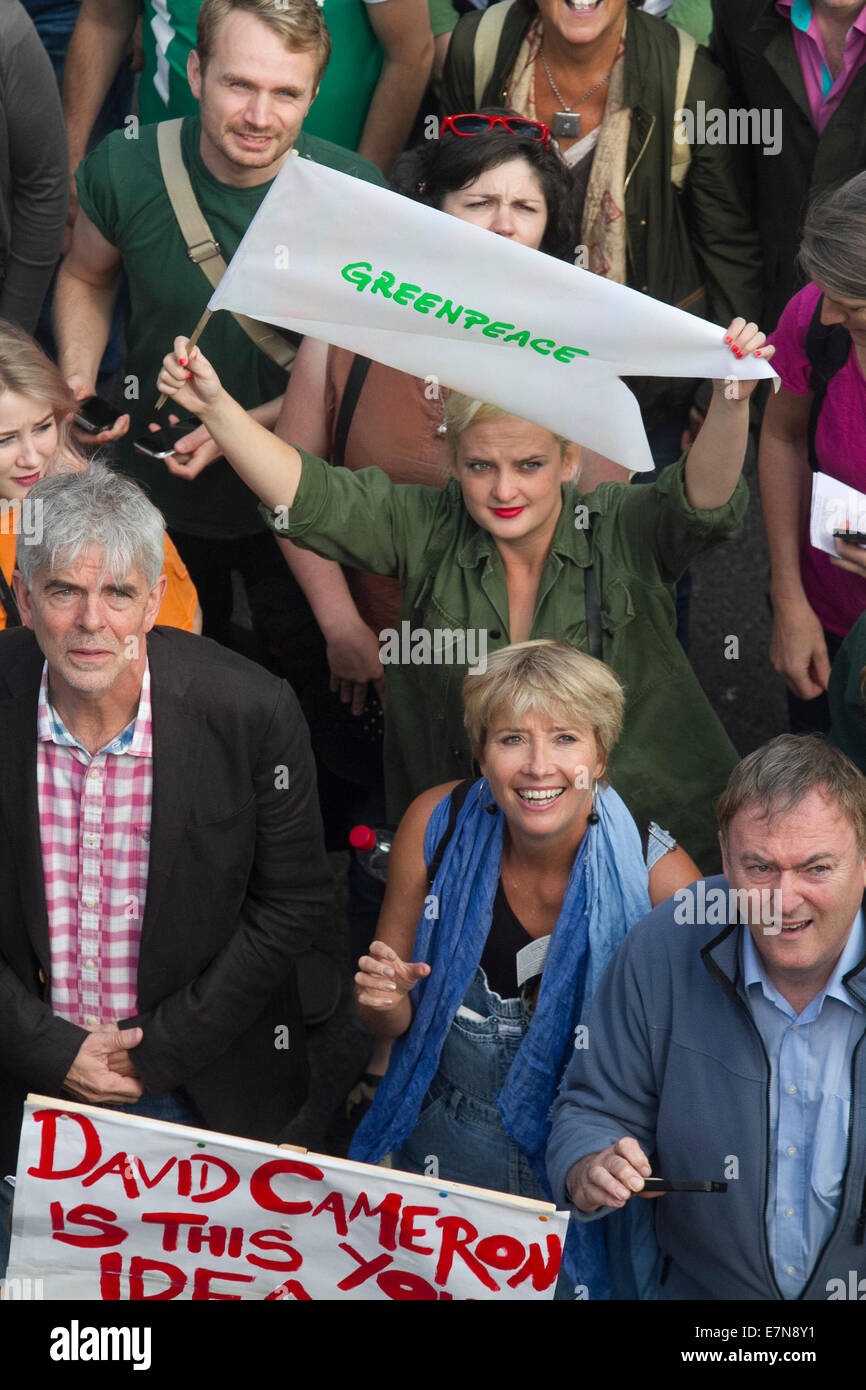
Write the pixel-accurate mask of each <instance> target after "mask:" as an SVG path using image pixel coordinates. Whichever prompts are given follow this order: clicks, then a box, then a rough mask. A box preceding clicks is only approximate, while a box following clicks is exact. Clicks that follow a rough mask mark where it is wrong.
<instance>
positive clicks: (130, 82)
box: [24, 0, 135, 378]
mask: <svg viewBox="0 0 866 1390" xmlns="http://www.w3.org/2000/svg"><path fill="white" fill-rule="evenodd" d="M24 8H25V9H26V10H27V11H28V12H29V14H30V17H31V19H32V20H33V23H34V25H35V26H36V32H37V34H38V35H39V37H40V39H41V40H42V46H43V48H44V49H45V51H46V53H47V54H48V56H49V58H50V59H51V65H52V67H53V68H54V76H55V77H56V78H57V86H58V87H61V86H62V85H63V69H64V66H65V64H66V50H67V49H68V47H69V40H70V39H71V37H72V31H73V29H74V28H75V21H76V19H77V18H78V11H79V9H80V3H79V0H75V2H74V3H69V4H58V3H50V0H48V2H47V3H46V2H44V0H25V4H24ZM134 82H135V75H134V73H133V71H132V69H131V67H130V65H129V59H128V58H124V59H123V61H122V62H121V64H120V67H119V68H118V69H117V74H116V76H115V77H114V79H113V81H112V84H111V86H110V88H109V90H108V94H107V96H106V98H105V101H104V102H103V105H102V109H101V110H100V112H99V114H98V115H97V117H96V120H95V122H94V125H93V130H92V132H91V135H90V139H89V141H88V144H87V148H88V150H93V149H95V148H96V146H97V145H98V144H99V143H100V142H101V141H102V140H104V139H105V136H106V135H109V134H110V133H111V131H112V130H119V129H120V127H121V126H122V125H123V122H124V118H125V117H126V115H127V114H128V112H129V109H130V107H131V106H132V93H133V86H134ZM57 269H58V268H57V267H55V270H54V274H53V275H52V277H51V283H50V284H49V286H48V289H47V291H46V294H45V300H44V302H43V305H42V310H41V312H40V315H39V322H38V324H37V326H36V332H35V334H34V337H35V338H36V341H37V342H38V343H39V345H40V347H41V348H42V349H43V351H44V352H46V353H47V354H48V356H49V357H50V358H51V360H52V361H53V362H56V361H57V344H56V343H55V341H54V329H53V326H52V323H51V306H52V303H53V300H54V288H55V286H56V284H57ZM128 317H129V289H128V286H127V281H126V276H125V275H124V274H123V272H121V276H120V283H119V286H118V292H117V303H116V305H115V308H114V315H113V318H112V323H111V333H110V335H109V339H108V343H107V345H106V348H105V353H104V355H103V358H102V362H101V364H100V367H99V373H98V375H99V377H100V378H104V377H107V376H111V375H113V373H114V372H116V371H118V370H119V369H120V368H121V367H122V366H123V361H124V358H125V356H126V353H125V351H124V347H123V342H122V335H123V330H124V325H125V323H126V320H127V318H128Z"/></svg>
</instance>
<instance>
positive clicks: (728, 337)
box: [725, 333, 733, 343]
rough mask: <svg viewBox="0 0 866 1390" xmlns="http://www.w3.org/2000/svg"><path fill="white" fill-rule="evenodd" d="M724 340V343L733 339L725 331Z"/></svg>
mask: <svg viewBox="0 0 866 1390" xmlns="http://www.w3.org/2000/svg"><path fill="white" fill-rule="evenodd" d="M725 342H726V343H730V342H733V339H732V337H731V335H730V333H726V334H725Z"/></svg>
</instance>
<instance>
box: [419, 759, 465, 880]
mask: <svg viewBox="0 0 866 1390" xmlns="http://www.w3.org/2000/svg"><path fill="white" fill-rule="evenodd" d="M471 786H473V779H472V778H471V777H467V778H465V780H464V781H462V782H458V783H457V786H456V787H454V788H453V789H452V791H451V795H450V797H449V800H450V802H451V805H450V807H449V809H448V824H447V825H446V827H445V829H444V830H443V832H442V838H441V840H440V841H439V843H438V845H437V846H436V849H435V851H434V854H433V858H432V859H431V860H430V863H429V864H428V865H427V882H428V884H429V885H430V887H431V888H432V887H433V880H434V879H435V877H436V875H437V874H438V872H439V869H440V868H441V865H442V860H443V858H444V855H445V851H446V849H447V848H448V842H449V841H450V839H451V836H452V835H453V834H454V827H455V825H456V824H457V817H458V816H459V814H460V809H461V807H462V806H463V803H464V801H465V800H466V798H467V796H468V795H469V788H470V787H471Z"/></svg>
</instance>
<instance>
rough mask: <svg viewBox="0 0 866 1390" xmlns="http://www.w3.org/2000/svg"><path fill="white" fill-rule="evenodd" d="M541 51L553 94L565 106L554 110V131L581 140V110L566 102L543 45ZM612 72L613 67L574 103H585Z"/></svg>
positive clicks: (568, 138) (577, 104)
mask: <svg viewBox="0 0 866 1390" xmlns="http://www.w3.org/2000/svg"><path fill="white" fill-rule="evenodd" d="M539 52H540V54H541V61H542V63H543V64H544V71H545V73H546V74H547V80H548V82H549V83H550V90H551V91H552V92H553V95H554V96H555V97H556V100H557V101H558V102H559V103H560V105H561V106H562V108H563V109H562V110H561V111H555V112H554V115H553V133H554V135H556V136H561V137H562V138H563V139H564V140H579V139H580V112H579V111H575V110H574V107H572V106H568V105H567V104H566V101H565V98H564V96H563V95H562V92H561V91H560V90H559V88H558V87H557V85H556V83H555V82H554V80H553V76H552V74H551V71H550V68H549V67H548V66H547V59H546V58H545V56H544V46H543V45H542V47H541V49H540V50H539ZM611 72H613V68H611V70H610V72H608V73H606V74H605V76H604V77H603V78H602V79H601V81H600V82H596V84H595V86H594V87H590V89H589V91H588V92H584V94H583V96H582V97H581V98H580V100H579V101H576V102H575V103H574V105H575V106H582V105H583V103H584V102H585V101H586V99H587V97H591V96H592V94H593V92H597V91H598V89H599V87H603V86H604V84H605V82H607V81H608V80H609V79H610V73H611Z"/></svg>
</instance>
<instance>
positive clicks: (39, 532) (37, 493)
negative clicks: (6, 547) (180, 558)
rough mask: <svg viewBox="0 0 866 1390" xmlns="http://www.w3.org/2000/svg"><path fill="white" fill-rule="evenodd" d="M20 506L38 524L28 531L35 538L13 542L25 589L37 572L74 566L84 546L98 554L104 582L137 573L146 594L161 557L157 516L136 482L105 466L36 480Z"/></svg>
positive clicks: (162, 525) (161, 539)
mask: <svg viewBox="0 0 866 1390" xmlns="http://www.w3.org/2000/svg"><path fill="white" fill-rule="evenodd" d="M22 506H25V507H27V508H28V510H30V511H31V512H35V513H36V514H37V516H38V517H39V521H40V524H39V526H38V527H33V528H31V529H32V530H33V531H34V534H32V535H31V534H29V535H26V536H25V535H24V534H19V538H18V550H17V565H18V569H19V570H20V571H21V574H22V576H23V578H24V583H25V584H26V585H27V587H28V589H32V587H33V577H34V575H35V574H36V573H37V572H38V571H39V570H42V569H48V570H49V571H50V572H54V571H56V570H57V569H59V568H63V567H64V566H66V565H71V564H74V563H75V561H76V560H77V559H78V558H79V556H80V555H81V554H82V553H83V552H84V551H85V550H86V549H87V547H88V546H89V545H95V546H98V547H99V549H100V550H102V552H103V556H104V561H103V570H102V574H103V577H104V576H105V575H109V574H110V575H112V576H113V577H114V578H115V579H116V580H118V581H120V580H123V579H125V578H126V576H127V575H128V574H129V573H130V571H131V570H133V569H137V570H139V571H140V572H141V573H142V575H143V576H144V580H145V583H146V584H147V587H148V590H150V589H152V588H153V586H154V584H155V583H156V581H157V580H158V579H159V576H160V574H161V573H162V568H163V563H164V558H165V522H164V521H163V518H162V513H161V512H159V511H157V509H156V507H155V506H154V505H153V503H152V502H150V501H149V500H148V499H147V497H146V496H145V495H144V493H143V492H142V490H141V488H140V487H139V486H138V485H137V484H136V483H134V482H133V481H132V480H131V479H130V478H125V477H124V476H123V475H122V474H121V473H115V472H113V471H112V470H111V469H110V468H107V467H106V466H105V464H104V463H97V462H92V463H91V464H90V465H89V467H88V468H87V469H86V470H85V471H84V472H75V473H60V474H55V475H53V476H48V477H45V478H40V479H39V481H38V482H37V483H34V484H33V487H32V488H31V489H30V491H29V492H28V494H27V497H26V498H25V500H24V502H23V503H22Z"/></svg>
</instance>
